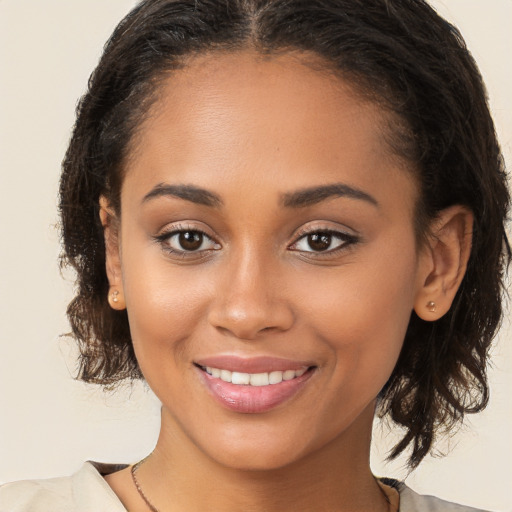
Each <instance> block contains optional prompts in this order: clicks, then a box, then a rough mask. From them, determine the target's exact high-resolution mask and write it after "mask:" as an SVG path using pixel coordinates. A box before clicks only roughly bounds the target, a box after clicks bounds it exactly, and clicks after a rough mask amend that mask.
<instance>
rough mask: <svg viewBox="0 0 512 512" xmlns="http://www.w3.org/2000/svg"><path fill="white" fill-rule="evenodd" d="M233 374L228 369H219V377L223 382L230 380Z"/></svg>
mask: <svg viewBox="0 0 512 512" xmlns="http://www.w3.org/2000/svg"><path fill="white" fill-rule="evenodd" d="M232 375H233V374H232V373H231V372H230V371H229V370H221V371H220V378H221V379H222V380H223V381H224V382H231V376H232Z"/></svg>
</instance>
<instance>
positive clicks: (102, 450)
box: [0, 0, 512, 512]
mask: <svg viewBox="0 0 512 512" xmlns="http://www.w3.org/2000/svg"><path fill="white" fill-rule="evenodd" d="M134 4H135V2H134V1H133V0H45V1H41V0H0V240H1V251H0V481H10V480H15V479H22V478H40V477H49V476H58V475H66V474H69V473H71V472H73V471H75V470H76V469H77V468H78V467H79V466H80V464H81V463H82V461H84V460H87V459H93V460H101V461H114V462H133V461H136V460H138V459H139V458H141V457H143V456H144V455H146V454H147V453H148V452H149V451H150V450H151V449H152V446H153V444H154V442H155V440H156V434H157V431H158V426H159V404H158V403H157V401H156V399H155V398H153V396H152V395H151V393H150V392H149V391H147V390H145V389H144V386H143V385H137V386H135V387H134V388H126V389H123V390H119V391H118V393H117V394H115V395H105V394H104V393H103V392H102V391H101V390H98V389H97V388H94V387H88V386H86V385H84V384H82V383H79V382H75V381H74V380H73V378H72V375H73V373H74V359H73V347H72V344H71V343H70V342H69V341H68V340H66V339H65V338H60V337H59V335H60V334H61V333H65V332H66V331H67V329H68V326H67V323H66V318H65V308H66V304H67V302H68V301H69V299H70V297H71V295H72V281H71V279H70V278H69V276H68V278H67V280H64V279H62V278H61V277H60V275H59V269H58V266H57V255H58V253H59V243H58V242H59V240H58V238H59V236H58V230H57V229H56V228H55V224H56V222H57V214H56V202H57V199H56V196H57V186H58V176H59V167H60V161H61V159H62V157H63V154H64V151H65V148H66V143H67V140H68V137H69V133H70V128H71V126H72V124H73V120H74V107H75V104H76V101H77V99H78V97H79V96H80V95H81V94H82V92H83V91H84V87H85V84H86V81H87V78H88V75H89V73H90V72H91V71H92V69H93V67H94V65H95V63H96V62H97V59H98V58H99V55H100V52H101V48H102V45H103V43H104V42H105V40H106V39H107V37H108V36H109V34H110V32H111V31H112V29H113V28H114V26H115V24H116V23H117V22H118V21H119V20H120V19H121V17H122V16H123V15H124V14H125V13H126V12H127V11H128V10H129V9H130V8H131V7H133V5H134ZM433 4H434V5H435V6H436V7H437V8H438V9H439V11H440V12H441V13H442V14H443V15H445V16H446V17H448V19H449V20H451V21H454V22H455V23H456V24H457V25H458V26H459V27H460V29H461V31H462V33H463V34H464V36H465V37H466V39H467V42H468V45H469V47H470V49H471V50H472V52H473V54H474V56H475V58H476V60H477V62H478V63H479V65H480V67H481V71H482V74H483V76H484V78H485V80H486V82H487V84H488V88H489V94H490V97H491V106H492V110H493V112H494V116H495V121H496V126H497V130H498V134H499V136H500V139H501V142H502V146H503V149H504V153H505V156H506V160H507V161H508V164H509V166H510V163H511V161H512V157H511V145H512V94H511V92H510V91H512V66H511V64H510V62H511V57H510V56H511V55H512V30H511V26H512V1H511V0H435V1H434V2H433ZM507 316H509V314H508V315H507ZM509 323H510V322H509V321H508V319H507V321H506V323H505V325H504V329H503V330H502V333H501V335H500V337H499V339H498V341H497V344H496V347H495V350H494V369H493V370H492V371H491V382H492V386H493V387H492V390H493V394H492V398H491V404H490V406H489V408H488V409H487V410H486V411H485V412H484V413H483V414H481V415H480V416H479V417H475V418H471V421H470V422H469V423H468V424H467V426H466V427H465V428H464V429H463V431H461V432H459V433H458V435H456V436H454V437H453V438H451V439H450V440H447V441H445V442H443V443H442V444H441V445H440V446H439V448H440V449H441V450H445V451H446V450H451V452H450V454H449V456H448V457H447V458H444V459H439V458H436V459H433V458H428V459H427V460H426V461H425V462H424V463H423V464H422V466H421V467H420V469H418V470H417V471H416V472H415V473H413V474H412V475H410V476H409V477H408V479H407V482H408V483H409V485H411V486H412V487H413V488H415V489H416V490H418V491H420V492H424V493H430V494H435V495H438V496H441V497H444V498H446V499H450V500H453V501H458V502H462V503H465V504H473V505H474V506H479V507H482V508H488V509H491V510H496V511H500V512H506V511H512V498H511V492H510V489H511V485H512V463H511V462H512V441H511V439H512V435H511V432H512V428H511V427H512V413H511V409H512V398H511V394H512V362H511V360H512V348H511V341H512V334H511V329H510V325H509ZM376 438H377V443H376V447H375V449H374V453H373V455H372V465H373V468H374V471H375V472H376V473H377V474H379V475H384V474H385V475H388V476H394V477H399V478H404V477H405V476H406V472H405V470H404V468H403V460H402V461H398V462H395V463H393V464H390V465H387V466H386V465H385V464H384V463H383V459H384V458H385V453H386V447H389V446H390V442H391V440H392V436H391V435H386V434H380V428H377V429H376Z"/></svg>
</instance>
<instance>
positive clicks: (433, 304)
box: [427, 300, 436, 313]
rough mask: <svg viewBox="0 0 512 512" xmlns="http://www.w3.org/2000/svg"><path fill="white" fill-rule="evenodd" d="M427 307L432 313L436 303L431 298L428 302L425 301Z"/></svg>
mask: <svg viewBox="0 0 512 512" xmlns="http://www.w3.org/2000/svg"><path fill="white" fill-rule="evenodd" d="M427 308H428V310H429V311H430V312H431V313H434V312H435V311H436V303H435V302H434V301H433V300H431V301H430V302H428V303H427Z"/></svg>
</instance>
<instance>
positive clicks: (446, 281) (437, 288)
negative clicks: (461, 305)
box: [414, 205, 473, 321]
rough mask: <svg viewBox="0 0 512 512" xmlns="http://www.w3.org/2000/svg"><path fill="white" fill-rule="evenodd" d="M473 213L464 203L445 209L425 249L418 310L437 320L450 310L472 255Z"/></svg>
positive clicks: (422, 315)
mask: <svg viewBox="0 0 512 512" xmlns="http://www.w3.org/2000/svg"><path fill="white" fill-rule="evenodd" d="M472 232H473V214H472V213H471V212H470V211H469V210H468V209H467V208H466V207H464V206H460V205H456V206H451V207H449V208H447V209H445V210H443V211H442V212H441V213H440V214H439V215H438V217H437V218H436V219H435V221H434V222H433V225H432V226H431V229H430V235H429V239H428V243H427V244H426V246H425V247H424V248H423V249H422V253H421V256H420V257H421V263H420V276H419V279H420V283H419V287H418V289H417V293H416V297H415V302H414V311H415V312H416V314H417V315H418V316H419V317H420V318H422V319H423V320H428V321H434V320H438V319H439V318H441V317H442V316H443V315H444V314H446V313H447V312H448V310H449V309H450V307H451V305H452V302H453V299H454V298H455V294H456V293H457V290H458V289H459V286H460V283H461V282H462V278H463V277H464V274H465V272H466V268H467V264H468V260H469V256H470V254H471V240H472Z"/></svg>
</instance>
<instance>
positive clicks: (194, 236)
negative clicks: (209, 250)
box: [178, 231, 203, 251]
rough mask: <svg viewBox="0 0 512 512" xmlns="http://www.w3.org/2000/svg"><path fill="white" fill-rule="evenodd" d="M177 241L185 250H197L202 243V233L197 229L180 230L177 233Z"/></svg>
mask: <svg viewBox="0 0 512 512" xmlns="http://www.w3.org/2000/svg"><path fill="white" fill-rule="evenodd" d="M178 242H179V244H180V247H181V248H182V249H183V250H185V251H197V250H198V249H200V248H201V245H203V234H202V233H199V232H198V231H182V232H181V233H179V235H178Z"/></svg>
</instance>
